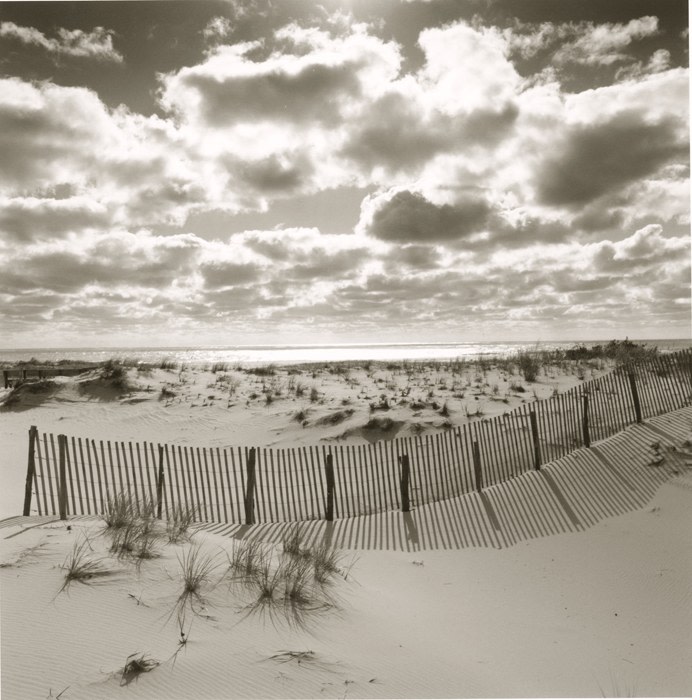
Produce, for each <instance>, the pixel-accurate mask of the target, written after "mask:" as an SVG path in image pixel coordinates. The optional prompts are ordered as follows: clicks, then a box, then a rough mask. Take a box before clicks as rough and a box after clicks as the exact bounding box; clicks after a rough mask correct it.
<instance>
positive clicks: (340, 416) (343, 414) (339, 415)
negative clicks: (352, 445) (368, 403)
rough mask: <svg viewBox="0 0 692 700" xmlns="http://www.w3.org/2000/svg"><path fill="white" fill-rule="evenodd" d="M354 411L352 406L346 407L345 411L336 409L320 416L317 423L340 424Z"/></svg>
mask: <svg viewBox="0 0 692 700" xmlns="http://www.w3.org/2000/svg"><path fill="white" fill-rule="evenodd" d="M354 413H355V410H354V409H352V408H346V409H344V410H343V411H335V412H334V413H330V414H329V415H327V416H322V418H319V419H318V420H317V421H316V425H338V424H339V423H343V422H344V421H345V420H348V419H349V418H350V417H351V416H352V415H353V414H354Z"/></svg>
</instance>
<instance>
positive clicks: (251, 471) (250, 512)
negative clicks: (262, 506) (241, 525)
mask: <svg viewBox="0 0 692 700" xmlns="http://www.w3.org/2000/svg"><path fill="white" fill-rule="evenodd" d="M254 522H255V448H254V447H251V448H250V451H249V452H248V454H247V486H246V489H245V524H246V525H253V524H254Z"/></svg>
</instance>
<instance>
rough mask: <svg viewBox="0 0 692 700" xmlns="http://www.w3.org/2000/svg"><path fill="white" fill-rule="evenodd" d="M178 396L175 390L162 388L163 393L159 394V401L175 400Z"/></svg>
mask: <svg viewBox="0 0 692 700" xmlns="http://www.w3.org/2000/svg"><path fill="white" fill-rule="evenodd" d="M176 396H177V394H176V393H175V391H173V389H170V388H169V387H167V386H164V387H161V391H160V392H159V401H164V400H166V399H174V398H175V397H176Z"/></svg>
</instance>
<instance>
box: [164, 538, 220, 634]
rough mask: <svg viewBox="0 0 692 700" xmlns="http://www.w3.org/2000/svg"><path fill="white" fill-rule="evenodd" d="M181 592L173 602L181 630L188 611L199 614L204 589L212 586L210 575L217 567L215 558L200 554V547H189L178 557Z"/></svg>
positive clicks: (203, 601) (207, 554)
mask: <svg viewBox="0 0 692 700" xmlns="http://www.w3.org/2000/svg"><path fill="white" fill-rule="evenodd" d="M178 563H179V564H180V569H181V575H182V579H183V590H182V591H181V593H180V595H179V596H178V599H177V600H176V602H175V606H174V608H173V611H172V613H171V614H173V612H175V613H176V616H177V619H178V625H179V626H180V627H181V628H182V627H183V625H184V621H185V615H186V613H187V610H188V609H189V610H190V611H191V612H192V613H193V614H195V615H196V614H199V609H200V608H203V607H204V606H205V605H206V602H207V601H206V598H205V592H206V591H205V589H207V588H208V587H209V586H211V585H212V575H213V573H214V571H216V569H217V568H218V567H219V563H218V561H217V558H216V557H215V556H214V555H212V554H210V553H204V552H202V548H201V546H199V545H197V546H193V547H190V548H189V549H188V550H187V551H186V552H184V553H183V555H182V556H179V557H178Z"/></svg>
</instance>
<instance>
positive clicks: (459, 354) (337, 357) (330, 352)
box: [0, 339, 691, 366]
mask: <svg viewBox="0 0 692 700" xmlns="http://www.w3.org/2000/svg"><path fill="white" fill-rule="evenodd" d="M605 342H606V341H578V342H575V341H573V340H570V341H559V342H558V341H549V342H539V343H536V342H535V341H533V342H519V341H511V342H509V341H508V342H493V343H469V342H465V343H372V344H351V345H227V346H206V347H170V348H154V347H132V348H42V349H32V348H20V349H13V350H3V349H0V361H1V362H19V361H23V360H24V361H25V360H30V359H36V360H38V361H41V362H58V361H59V360H72V361H75V362H103V361H105V360H108V359H109V358H114V359H121V360H125V359H127V360H140V361H142V362H146V363H152V364H154V363H155V364H158V363H159V362H161V361H162V360H172V361H174V362H176V363H179V364H187V365H202V366H203V365H208V364H213V363H216V362H226V363H229V364H231V365H243V366H258V365H268V364H276V365H287V364H298V363H306V362H337V361H349V360H351V361H366V360H375V361H378V360H379V361H396V360H399V361H401V360H429V359H432V360H451V359H456V358H474V357H479V356H482V355H496V356H503V355H512V354H514V353H516V352H518V351H520V350H535V349H539V350H559V349H561V350H565V349H568V348H571V347H574V346H575V345H587V346H591V345H596V344H604V343H605ZM633 342H637V343H643V344H646V345H647V346H649V347H657V348H658V349H659V350H660V351H662V352H674V351H676V350H682V349H683V348H688V347H690V345H691V343H690V340H689V339H663V340H647V341H637V340H634V341H633Z"/></svg>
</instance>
